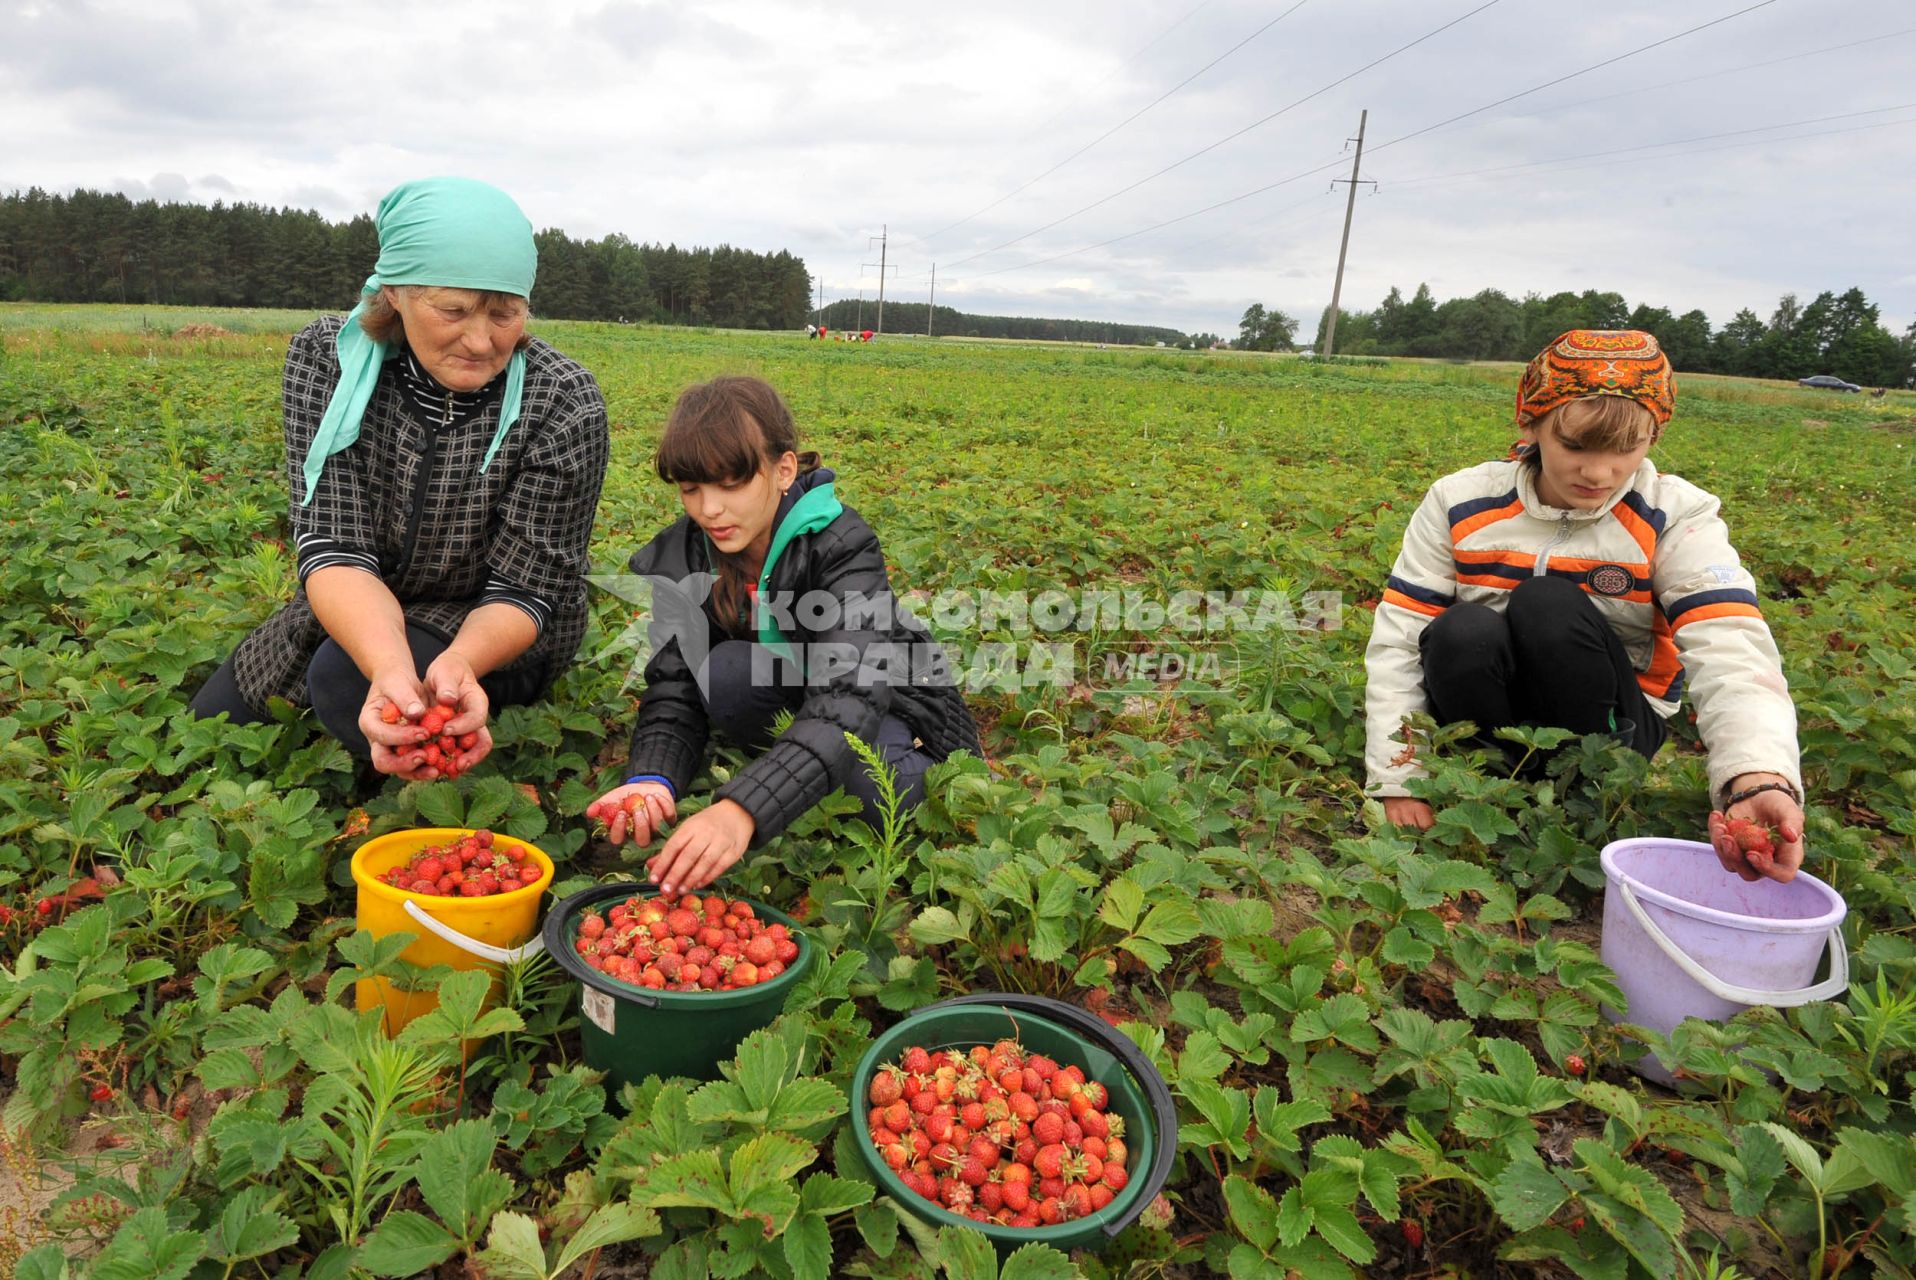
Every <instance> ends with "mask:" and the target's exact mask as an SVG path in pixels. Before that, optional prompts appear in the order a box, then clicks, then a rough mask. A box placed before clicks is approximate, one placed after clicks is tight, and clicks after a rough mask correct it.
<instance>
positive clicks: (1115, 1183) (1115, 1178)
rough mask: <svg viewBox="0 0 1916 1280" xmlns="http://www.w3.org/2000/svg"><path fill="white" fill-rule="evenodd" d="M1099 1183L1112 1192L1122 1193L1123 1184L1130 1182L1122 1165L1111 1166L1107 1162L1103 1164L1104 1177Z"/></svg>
mask: <svg viewBox="0 0 1916 1280" xmlns="http://www.w3.org/2000/svg"><path fill="white" fill-rule="evenodd" d="M1099 1181H1101V1182H1103V1183H1104V1185H1105V1186H1107V1187H1110V1188H1111V1189H1112V1190H1113V1191H1122V1190H1124V1184H1125V1183H1127V1182H1129V1181H1131V1175H1130V1174H1128V1173H1126V1172H1125V1171H1124V1166H1123V1165H1121V1164H1113V1163H1111V1162H1110V1161H1109V1160H1107V1161H1105V1164H1104V1176H1103V1177H1102V1178H1100V1179H1099Z"/></svg>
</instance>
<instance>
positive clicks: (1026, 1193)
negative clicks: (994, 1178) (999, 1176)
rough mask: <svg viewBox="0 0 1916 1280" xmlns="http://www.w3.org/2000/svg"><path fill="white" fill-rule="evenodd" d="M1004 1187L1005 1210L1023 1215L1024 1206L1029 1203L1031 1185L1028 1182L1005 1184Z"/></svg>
mask: <svg viewBox="0 0 1916 1280" xmlns="http://www.w3.org/2000/svg"><path fill="white" fill-rule="evenodd" d="M1003 1185H1004V1192H1003V1195H1004V1202H1005V1208H1007V1209H1009V1210H1011V1211H1012V1212H1013V1213H1023V1212H1024V1211H1025V1206H1027V1205H1029V1204H1030V1203H1031V1184H1030V1183H1028V1182H1007V1183H1005V1184H1003Z"/></svg>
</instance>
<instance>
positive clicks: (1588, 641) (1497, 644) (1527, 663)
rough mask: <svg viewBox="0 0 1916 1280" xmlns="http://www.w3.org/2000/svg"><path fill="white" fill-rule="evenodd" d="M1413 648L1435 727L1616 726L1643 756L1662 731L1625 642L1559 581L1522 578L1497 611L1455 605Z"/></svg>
mask: <svg viewBox="0 0 1916 1280" xmlns="http://www.w3.org/2000/svg"><path fill="white" fill-rule="evenodd" d="M1418 645H1419V650H1420V653H1421V656H1422V660H1423V666H1424V690H1425V692H1426V693H1427V694H1428V695H1429V697H1430V710H1431V715H1432V716H1433V717H1435V719H1436V720H1437V722H1438V723H1439V724H1449V723H1451V722H1453V721H1457V720H1469V721H1472V722H1474V723H1475V724H1476V725H1477V727H1478V728H1479V729H1481V730H1483V731H1484V734H1485V736H1486V739H1488V735H1489V733H1490V731H1491V730H1492V729H1501V728H1503V727H1505V726H1507V725H1528V726H1541V727H1550V728H1557V729H1569V730H1571V731H1572V732H1575V733H1580V734H1584V733H1612V734H1615V735H1616V736H1617V737H1618V738H1619V739H1620V740H1621V741H1623V742H1625V743H1627V744H1628V745H1629V746H1630V747H1631V748H1632V749H1633V750H1635V751H1638V752H1640V753H1641V754H1642V755H1644V756H1645V757H1646V758H1647V757H1650V756H1654V755H1655V754H1656V753H1657V749H1658V748H1659V747H1661V746H1662V745H1663V742H1664V739H1665V738H1666V737H1667V736H1668V734H1667V730H1666V729H1665V727H1664V724H1663V717H1662V716H1660V715H1658V714H1657V713H1656V709H1655V708H1654V707H1652V706H1651V705H1650V703H1649V700H1648V699H1647V698H1645V697H1644V694H1643V689H1642V686H1640V685H1639V684H1638V683H1637V674H1636V668H1635V667H1633V666H1632V665H1631V663H1630V656H1629V654H1627V653H1625V652H1624V649H1623V643H1622V641H1620V640H1618V639H1617V634H1616V632H1615V631H1612V630H1611V629H1610V624H1609V623H1607V622H1605V621H1604V619H1603V615H1602V614H1600V613H1598V612H1597V607H1596V605H1594V604H1592V603H1591V602H1590V598H1589V597H1588V596H1586V595H1585V594H1584V593H1583V590H1582V589H1581V588H1580V587H1578V586H1576V585H1575V584H1574V583H1571V582H1569V581H1566V580H1565V579H1562V578H1549V577H1542V578H1527V579H1525V580H1524V581H1523V582H1522V583H1521V584H1519V585H1518V586H1517V588H1516V589H1515V590H1513V591H1512V592H1511V593H1510V604H1509V606H1508V607H1507V608H1506V609H1505V610H1504V611H1503V612H1502V613H1499V612H1497V611H1496V610H1495V609H1492V608H1489V607H1488V606H1485V605H1480V604H1454V605H1452V606H1451V607H1450V608H1448V609H1446V610H1444V611H1443V612H1442V613H1441V614H1439V615H1438V616H1437V617H1436V618H1435V619H1434V620H1432V622H1431V624H1430V625H1429V626H1427V627H1425V628H1424V633H1423V636H1422V637H1421V639H1420V640H1419V642H1418ZM1497 745H1498V746H1501V747H1505V748H1509V747H1510V745H1511V744H1508V743H1502V742H1499V743H1497Z"/></svg>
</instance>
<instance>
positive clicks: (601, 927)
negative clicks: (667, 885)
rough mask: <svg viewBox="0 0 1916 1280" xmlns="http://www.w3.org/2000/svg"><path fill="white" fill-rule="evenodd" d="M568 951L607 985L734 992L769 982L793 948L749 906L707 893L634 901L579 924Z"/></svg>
mask: <svg viewBox="0 0 1916 1280" xmlns="http://www.w3.org/2000/svg"><path fill="white" fill-rule="evenodd" d="M572 947H573V950H575V951H577V952H578V953H579V955H580V956H581V957H583V958H584V960H585V962H586V963H587V964H589V965H591V966H592V967H593V968H594V969H597V970H598V971H599V972H601V973H603V974H604V975H605V976H606V977H608V978H615V979H617V980H618V981H620V982H629V983H631V984H632V985H633V986H637V987H647V988H650V989H651V990H653V991H736V990H738V989H740V988H742V987H755V986H757V985H759V984H760V983H762V982H770V981H771V980H772V979H773V978H776V977H778V975H779V974H781V973H784V972H785V966H787V965H789V964H790V963H791V962H792V961H794V960H796V959H797V958H798V941H797V939H795V938H793V937H792V935H791V931H790V930H789V929H787V928H786V927H785V926H784V925H782V924H779V923H778V922H776V921H773V922H771V923H767V922H766V921H763V920H760V919H759V918H758V913H757V912H756V911H755V910H753V908H752V904H751V903H749V902H734V901H729V900H727V899H726V898H724V897H721V896H720V895H718V894H716V893H713V894H707V895H706V896H704V897H700V896H699V895H697V894H693V893H684V894H661V895H659V896H658V897H655V898H645V897H634V898H627V899H626V900H625V901H624V902H620V903H617V904H615V905H614V906H613V907H612V909H611V910H610V911H607V912H606V913H605V914H604V915H600V914H599V913H598V912H596V911H588V912H586V913H585V914H584V915H583V916H581V917H580V918H579V932H578V934H577V936H575V937H574V938H573V940H572Z"/></svg>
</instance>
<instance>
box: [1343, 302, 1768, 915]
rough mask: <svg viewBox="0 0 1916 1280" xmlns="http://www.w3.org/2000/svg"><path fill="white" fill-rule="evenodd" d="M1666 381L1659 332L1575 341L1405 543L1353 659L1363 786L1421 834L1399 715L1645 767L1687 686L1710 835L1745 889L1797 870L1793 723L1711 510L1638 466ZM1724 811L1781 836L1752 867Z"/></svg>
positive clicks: (1741, 574) (1413, 767)
mask: <svg viewBox="0 0 1916 1280" xmlns="http://www.w3.org/2000/svg"><path fill="white" fill-rule="evenodd" d="M1675 400H1676V383H1675V377H1674V375H1673V374H1672V372H1671V369H1670V363H1669V361H1668V359H1666V358H1665V356H1664V354H1663V352H1662V350H1661V349H1660V348H1659V347H1658V346H1657V342H1656V339H1655V338H1653V337H1651V336H1650V335H1649V334H1647V333H1641V332H1637V331H1634V330H1592V329H1574V330H1571V331H1570V332H1569V333H1566V334H1564V335H1563V336H1562V337H1560V338H1558V339H1557V340H1556V341H1554V342H1552V343H1551V344H1550V345H1549V346H1548V347H1546V348H1544V350H1543V351H1542V352H1541V353H1539V354H1538V356H1537V357H1536V359H1534V360H1532V361H1531V362H1530V364H1529V365H1528V367H1526V368H1525V370H1524V375H1523V380H1522V382H1521V383H1520V384H1519V386H1518V390H1517V426H1518V428H1519V430H1520V431H1521V432H1522V442H1521V444H1520V445H1519V447H1518V449H1517V450H1516V452H1515V455H1514V456H1513V457H1512V458H1509V459H1506V460H1504V461H1500V462H1486V463H1483V464H1481V465H1479V466H1475V467H1470V468H1467V469H1466V470H1463V471H1459V472H1456V473H1454V474H1452V475H1448V476H1445V477H1444V478H1442V479H1441V480H1439V481H1437V483H1436V484H1434V485H1432V486H1431V488H1430V491H1429V492H1428V493H1427V494H1426V495H1425V496H1424V500H1423V502H1422V503H1421V504H1420V505H1419V506H1418V508H1417V511H1416V513H1415V514H1414V515H1413V516H1412V517H1411V521H1410V527H1409V528H1408V529H1407V530H1406V531H1405V533H1404V547H1403V551H1402V552H1401V553H1400V554H1399V555H1398V557H1397V563H1396V564H1395V565H1394V566H1393V567H1392V569H1391V574H1390V580H1389V583H1388V585H1387V587H1386V589H1385V591H1384V595H1383V599H1382V601H1381V602H1380V603H1379V605H1378V607H1377V614H1376V620H1375V623H1374V625H1373V627H1372V630H1371V639H1370V645H1369V648H1368V650H1367V651H1366V654H1365V666H1366V669H1367V684H1366V689H1365V711H1366V720H1367V729H1368V733H1367V743H1366V750H1365V769H1366V774H1367V780H1366V787H1365V790H1366V792H1367V793H1368V794H1370V795H1372V796H1375V797H1377V798H1379V799H1381V800H1382V801H1383V805H1384V812H1385V815H1386V816H1387V817H1388V818H1389V819H1390V820H1391V821H1392V822H1395V823H1397V824H1399V825H1404V826H1415V827H1419V828H1428V827H1429V826H1430V825H1431V823H1432V821H1433V814H1432V812H1431V807H1430V805H1429V804H1428V803H1427V802H1426V801H1423V800H1421V799H1417V798H1415V797H1414V796H1412V795H1411V793H1410V790H1409V788H1408V787H1407V786H1406V783H1407V782H1408V781H1409V780H1410V779H1412V778H1414V777H1417V776H1419V775H1421V773H1422V772H1423V770H1422V766H1421V765H1420V764H1419V763H1418V761H1417V757H1416V748H1415V746H1414V745H1411V744H1407V743H1406V741H1405V738H1404V721H1405V717H1407V716H1409V715H1412V714H1414V713H1417V712H1424V711H1428V712H1429V713H1430V714H1431V715H1432V716H1433V717H1434V718H1436V719H1437V720H1438V721H1439V722H1445V723H1447V722H1451V721H1457V720H1469V721H1472V722H1474V723H1475V724H1476V725H1477V726H1478V728H1479V729H1481V730H1482V731H1484V733H1485V734H1488V733H1489V732H1490V731H1491V730H1493V729H1497V728H1501V727H1503V726H1506V725H1548V726H1555V727H1559V728H1564V729H1570V730H1573V731H1575V732H1578V733H1613V734H1616V735H1617V736H1618V737H1619V738H1621V739H1623V740H1624V741H1626V742H1628V743H1629V744H1630V746H1632V747H1633V748H1635V749H1636V750H1637V751H1640V752H1642V753H1643V754H1644V755H1645V756H1646V757H1647V756H1652V755H1654V754H1655V753H1656V751H1657V749H1658V748H1659V747H1661V746H1662V745H1663V741H1664V738H1665V737H1666V730H1665V727H1664V721H1666V720H1667V719H1668V718H1669V717H1670V716H1671V715H1673V714H1675V712H1676V710H1677V707H1678V705H1679V703H1680V701H1681V699H1682V698H1683V696H1684V695H1685V694H1686V693H1687V694H1688V696H1689V697H1690V699H1691V701H1692V703H1693V704H1694V705H1695V708H1696V713H1697V728H1698V730H1699V732H1700V733H1701V734H1702V737H1703V742H1704V745H1705V747H1706V748H1708V750H1709V777H1710V799H1711V803H1712V806H1713V808H1715V809H1717V810H1718V811H1719V812H1716V813H1713V814H1712V815H1711V819H1710V836H1711V842H1712V844H1713V845H1714V846H1715V847H1716V850H1717V855H1718V857H1719V858H1720V859H1721V860H1722V861H1723V865H1724V867H1725V869H1726V870H1729V871H1733V872H1735V873H1737V874H1738V875H1740V876H1742V877H1743V878H1744V879H1746V880H1753V879H1756V878H1757V877H1758V875H1759V873H1760V874H1763V875H1768V876H1771V877H1772V878H1774V879H1777V880H1788V879H1790V878H1791V877H1792V876H1794V875H1795V874H1796V869H1797V868H1798V867H1799V866H1801V864H1802V860H1803V843H1802V840H1803V811H1802V801H1803V793H1802V774H1801V771H1800V766H1799V760H1798V751H1797V743H1796V712H1795V708H1794V707H1793V706H1792V704H1791V702H1790V695H1789V687H1788V685H1787V683H1786V682H1785V680H1784V677H1783V670H1782V663H1781V661H1780V659H1779V658H1778V655H1777V650H1776V643H1775V641H1774V640H1773V639H1772V638H1771V636H1770V630H1769V628H1768V627H1767V626H1766V625H1765V624H1764V622H1763V617H1762V614H1761V612H1760V611H1759V609H1758V608H1757V598H1756V592H1755V585H1756V584H1755V581H1754V579H1752V578H1751V576H1750V574H1749V573H1748V571H1746V570H1745V569H1744V568H1743V566H1742V564H1741V562H1740V561H1739V560H1738V558H1737V554H1736V549H1735V548H1734V547H1732V546H1731V545H1730V539H1729V532H1728V530H1727V529H1726V528H1725V526H1724V523H1723V520H1722V518H1721V517H1720V516H1719V514H1718V507H1719V505H1720V504H1719V503H1718V501H1717V499H1716V498H1715V497H1714V496H1713V495H1711V494H1709V493H1706V492H1704V491H1703V490H1702V489H1699V488H1698V487H1697V486H1695V485H1693V484H1690V483H1689V482H1688V481H1685V480H1681V479H1679V478H1677V477H1676V476H1671V475H1664V474H1662V473H1660V472H1659V471H1658V470H1657V469H1656V467H1655V466H1654V465H1652V464H1651V462H1650V461H1649V458H1648V456H1647V455H1648V453H1649V451H1650V447H1651V445H1653V444H1654V443H1655V442H1656V440H1657V437H1658V436H1659V435H1660V434H1661V433H1662V430H1663V427H1664V425H1665V424H1666V423H1667V422H1668V421H1669V420H1670V413H1671V410H1672V409H1673V408H1674V405H1675ZM1725 817H1731V818H1743V819H1748V820H1750V821H1754V822H1760V823H1764V824H1767V825H1769V826H1771V827H1774V828H1776V829H1777V831H1778V833H1779V835H1781V837H1782V841H1781V847H1780V848H1779V849H1778V851H1777V853H1776V855H1775V857H1774V858H1773V859H1764V858H1761V857H1758V858H1757V859H1755V860H1754V861H1746V860H1745V858H1744V856H1743V855H1742V854H1741V853H1740V852H1739V851H1738V850H1737V847H1736V844H1735V842H1734V841H1733V840H1732V839H1731V838H1730V837H1729V835H1728V833H1727V831H1726V829H1725V822H1724V819H1725Z"/></svg>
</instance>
